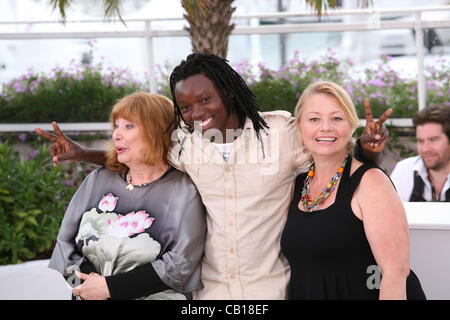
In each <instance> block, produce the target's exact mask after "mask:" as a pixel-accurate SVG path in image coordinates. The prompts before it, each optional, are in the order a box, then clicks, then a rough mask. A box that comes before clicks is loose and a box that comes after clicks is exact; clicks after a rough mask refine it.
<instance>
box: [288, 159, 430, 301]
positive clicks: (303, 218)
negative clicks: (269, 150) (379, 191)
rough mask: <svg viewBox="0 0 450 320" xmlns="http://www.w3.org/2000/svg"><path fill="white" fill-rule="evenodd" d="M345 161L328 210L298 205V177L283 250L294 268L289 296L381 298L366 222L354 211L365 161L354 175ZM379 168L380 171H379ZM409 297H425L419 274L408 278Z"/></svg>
mask: <svg viewBox="0 0 450 320" xmlns="http://www.w3.org/2000/svg"><path fill="white" fill-rule="evenodd" d="M351 163H352V161H351V157H350V158H349V159H348V161H347V165H346V166H345V169H344V172H343V174H342V177H341V182H340V184H339V187H338V188H337V190H335V192H337V194H336V200H335V202H334V203H333V204H332V205H331V206H329V207H328V208H326V209H323V210H316V211H313V212H305V211H302V210H300V209H299V208H298V203H299V201H300V197H301V191H302V189H303V181H304V180H305V178H306V173H302V174H300V175H298V176H297V178H296V180H295V192H294V197H293V199H292V202H291V204H290V207H289V213H288V217H287V222H286V225H285V228H284V230H283V234H282V237H281V250H282V252H283V254H284V255H285V257H286V258H287V260H288V261H289V264H290V267H291V279H290V282H289V290H288V297H289V299H364V300H376V299H378V298H379V283H380V281H381V275H380V273H379V271H378V267H377V263H376V261H375V258H374V256H373V254H372V250H371V248H370V245H369V242H368V240H367V238H366V235H365V232H364V226H363V222H362V221H361V220H360V219H358V218H357V217H356V216H355V214H354V213H353V211H352V209H351V205H350V203H351V200H352V197H353V194H354V192H355V190H356V188H357V187H358V185H359V182H360V181H361V178H362V176H363V175H364V173H365V172H366V171H367V170H369V169H371V168H378V167H377V166H376V165H374V164H363V165H362V166H361V167H359V168H358V169H357V170H356V171H355V172H354V174H353V175H352V176H351V177H350V168H351ZM380 170H381V169H380ZM407 297H408V299H425V295H424V293H423V291H422V288H421V286H420V282H419V280H418V278H417V277H416V275H415V274H414V273H413V272H412V271H411V273H410V276H409V277H408V279H407Z"/></svg>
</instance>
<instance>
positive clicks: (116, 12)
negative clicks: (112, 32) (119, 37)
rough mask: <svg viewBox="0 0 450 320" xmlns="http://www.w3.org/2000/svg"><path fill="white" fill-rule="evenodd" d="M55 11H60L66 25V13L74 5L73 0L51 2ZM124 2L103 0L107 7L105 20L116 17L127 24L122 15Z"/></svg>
mask: <svg viewBox="0 0 450 320" xmlns="http://www.w3.org/2000/svg"><path fill="white" fill-rule="evenodd" d="M49 1H50V5H51V6H52V7H53V10H56V9H58V10H59V13H60V15H61V22H62V23H63V24H65V23H66V21H67V20H66V11H67V9H68V8H69V7H70V5H71V4H72V2H73V0H49ZM121 2H122V0H103V6H104V7H105V20H108V21H110V20H112V19H113V18H114V17H115V16H118V17H119V19H120V21H121V22H122V23H123V24H125V21H123V19H122V16H121V14H120V3H121Z"/></svg>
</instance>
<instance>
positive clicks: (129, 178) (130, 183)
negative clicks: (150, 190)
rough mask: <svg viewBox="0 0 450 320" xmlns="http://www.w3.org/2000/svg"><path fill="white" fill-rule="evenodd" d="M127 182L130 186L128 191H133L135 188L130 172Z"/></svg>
mask: <svg viewBox="0 0 450 320" xmlns="http://www.w3.org/2000/svg"><path fill="white" fill-rule="evenodd" d="M127 182H128V185H127V187H126V189H127V190H129V191H133V189H134V186H133V183H132V182H131V174H130V172H128V174H127Z"/></svg>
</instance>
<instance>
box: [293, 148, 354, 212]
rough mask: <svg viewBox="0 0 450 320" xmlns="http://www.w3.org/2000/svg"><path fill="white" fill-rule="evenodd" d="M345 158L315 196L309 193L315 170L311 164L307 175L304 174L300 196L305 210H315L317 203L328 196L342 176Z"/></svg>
mask: <svg viewBox="0 0 450 320" xmlns="http://www.w3.org/2000/svg"><path fill="white" fill-rule="evenodd" d="M347 159H348V156H347V157H345V159H344V162H342V165H341V166H340V167H339V169H338V170H337V172H336V175H335V176H334V177H333V178H331V180H330V181H329V182H328V183H327V185H326V186H325V188H323V190H322V192H318V193H317V196H316V197H314V196H313V195H310V194H309V185H310V183H311V180H312V178H313V177H314V171H315V170H314V169H315V166H314V163H313V164H312V166H311V167H310V168H309V171H308V175H307V176H306V179H305V181H304V182H303V190H302V196H301V198H300V201H302V202H303V207H304V208H305V209H306V211H307V212H311V211H314V210H317V208H318V207H319V205H320V204H321V203H322V202H324V201H325V200H326V199H327V198H328V197H329V196H330V194H331V192H333V190H334V188H335V187H336V184H337V183H338V180H339V178H340V177H341V176H342V172H344V168H345V165H346V163H347Z"/></svg>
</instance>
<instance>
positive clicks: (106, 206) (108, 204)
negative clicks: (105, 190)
mask: <svg viewBox="0 0 450 320" xmlns="http://www.w3.org/2000/svg"><path fill="white" fill-rule="evenodd" d="M118 199H119V198H118V197H114V195H113V194H112V193H109V194H108V195H106V196H103V197H102V199H101V200H100V202H99V203H98V208H99V209H100V210H101V211H103V212H107V211H113V210H114V209H115V208H116V205H117V200H118Z"/></svg>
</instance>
